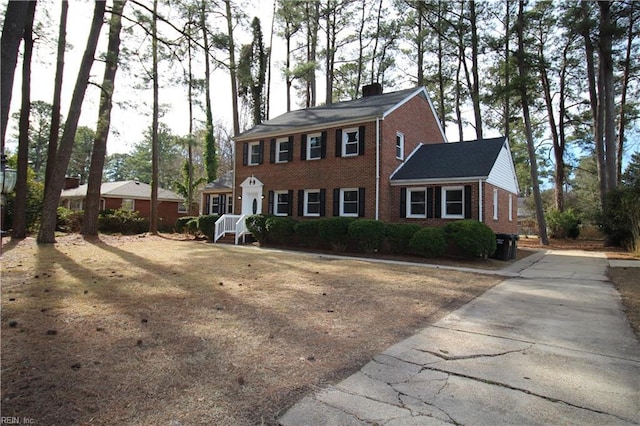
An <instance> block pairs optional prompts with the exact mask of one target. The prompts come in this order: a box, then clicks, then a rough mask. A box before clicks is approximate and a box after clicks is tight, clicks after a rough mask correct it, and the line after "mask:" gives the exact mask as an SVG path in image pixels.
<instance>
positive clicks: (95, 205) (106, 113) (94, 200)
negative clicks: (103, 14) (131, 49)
mask: <svg viewBox="0 0 640 426" xmlns="http://www.w3.org/2000/svg"><path fill="white" fill-rule="evenodd" d="M126 2H127V0H114V2H113V10H112V12H111V21H110V23H109V42H108V46H107V56H106V58H105V68H104V77H103V79H102V92H101V93H100V108H99V112H98V124H97V126H96V139H95V142H94V144H93V151H92V153H91V166H90V169H89V179H88V180H87V196H86V198H85V207H84V218H83V221H82V233H83V234H84V235H98V216H99V214H100V188H101V186H102V172H103V170H104V160H105V156H106V155H107V139H108V136H109V128H110V124H111V107H112V98H113V91H114V89H115V79H116V72H117V71H118V57H119V56H120V30H121V29H122V17H121V15H122V10H123V9H124V6H125V3H126Z"/></svg>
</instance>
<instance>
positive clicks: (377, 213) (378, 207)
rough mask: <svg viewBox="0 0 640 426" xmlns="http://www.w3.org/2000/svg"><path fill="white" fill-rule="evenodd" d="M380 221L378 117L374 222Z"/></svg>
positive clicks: (378, 118) (378, 122)
mask: <svg viewBox="0 0 640 426" xmlns="http://www.w3.org/2000/svg"><path fill="white" fill-rule="evenodd" d="M379 219H380V117H377V118H376V220H379Z"/></svg>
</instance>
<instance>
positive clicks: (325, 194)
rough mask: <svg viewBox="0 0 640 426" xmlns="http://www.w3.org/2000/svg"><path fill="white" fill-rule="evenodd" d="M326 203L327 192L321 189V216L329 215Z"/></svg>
mask: <svg viewBox="0 0 640 426" xmlns="http://www.w3.org/2000/svg"><path fill="white" fill-rule="evenodd" d="M326 201H327V190H326V189H321V190H320V216H325V215H326V214H327V212H326V209H325V204H326Z"/></svg>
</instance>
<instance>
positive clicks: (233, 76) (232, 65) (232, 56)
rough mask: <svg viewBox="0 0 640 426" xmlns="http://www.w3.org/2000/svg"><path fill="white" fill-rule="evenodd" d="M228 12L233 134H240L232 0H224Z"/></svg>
mask: <svg viewBox="0 0 640 426" xmlns="http://www.w3.org/2000/svg"><path fill="white" fill-rule="evenodd" d="M224 4H225V7H226V13H227V34H228V36H229V74H230V75H231V106H232V109H233V110H232V114H233V134H234V136H237V135H239V134H240V117H239V114H238V76H237V70H236V46H235V43H234V41H233V16H232V15H231V1H230V0H224Z"/></svg>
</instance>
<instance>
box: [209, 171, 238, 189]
mask: <svg viewBox="0 0 640 426" xmlns="http://www.w3.org/2000/svg"><path fill="white" fill-rule="evenodd" d="M231 189H233V172H230V171H229V172H227V173H225V174H223V175H222V176H220V177H219V178H218V179H216V180H214V181H213V182H209V183H208V184H206V185H205V187H204V189H203V191H216V190H218V191H220V190H231Z"/></svg>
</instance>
